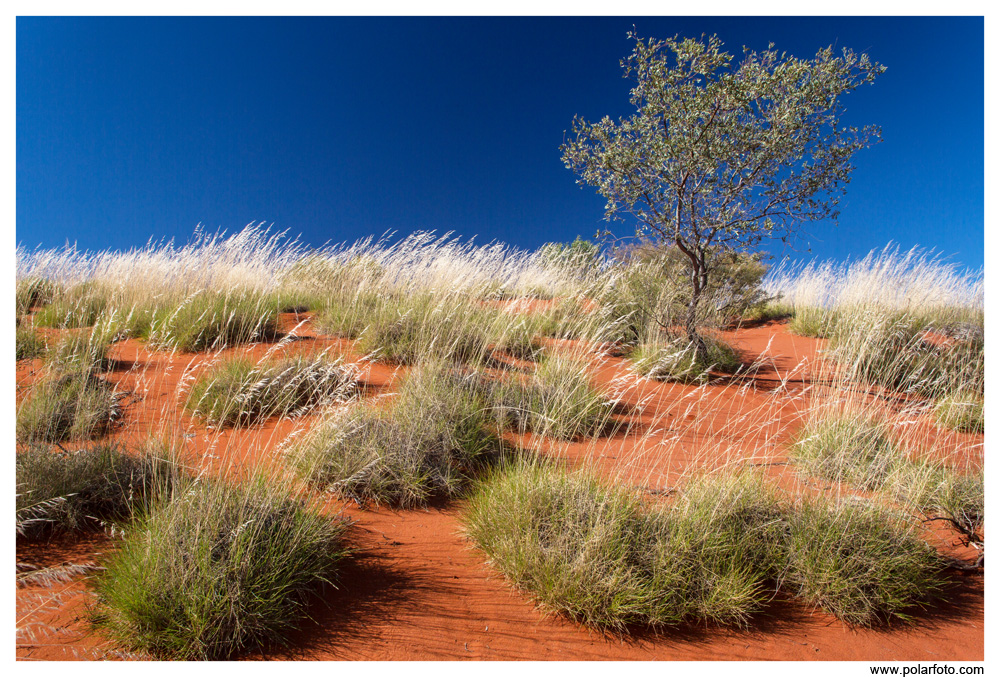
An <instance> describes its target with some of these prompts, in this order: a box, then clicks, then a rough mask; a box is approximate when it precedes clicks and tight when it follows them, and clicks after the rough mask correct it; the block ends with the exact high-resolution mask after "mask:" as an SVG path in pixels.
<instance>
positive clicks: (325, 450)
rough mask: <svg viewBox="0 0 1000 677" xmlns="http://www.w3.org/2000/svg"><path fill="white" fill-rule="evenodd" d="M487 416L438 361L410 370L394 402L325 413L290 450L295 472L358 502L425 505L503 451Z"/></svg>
mask: <svg viewBox="0 0 1000 677" xmlns="http://www.w3.org/2000/svg"><path fill="white" fill-rule="evenodd" d="M488 423H489V421H488V417H487V414H486V412H485V411H484V410H483V408H482V407H481V405H480V403H479V402H478V401H477V399H476V398H475V397H474V396H473V395H472V394H471V393H470V392H469V390H468V389H467V388H464V387H462V386H461V385H460V384H457V383H455V381H454V379H453V378H451V377H450V375H449V373H448V371H447V370H446V369H445V368H444V367H443V366H442V365H440V364H434V363H431V364H428V365H425V366H423V367H421V368H419V369H417V370H415V371H414V372H411V374H410V375H409V377H408V378H407V380H406V382H405V383H404V384H403V388H402V391H401V392H400V394H399V396H398V397H397V399H396V401H395V402H394V403H393V406H392V407H391V408H384V407H378V406H374V405H371V404H368V403H365V404H361V405H358V406H354V407H350V408H347V409H343V410H341V411H339V412H335V413H333V414H332V415H330V416H328V417H327V418H326V419H325V420H324V421H323V422H321V423H320V424H319V425H318V426H317V427H315V428H314V429H313V430H312V431H310V433H309V434H308V435H307V436H306V437H305V438H304V439H303V440H302V441H301V442H299V443H298V445H297V447H296V449H295V450H294V452H293V456H294V457H295V458H296V465H297V467H298V468H299V471H300V473H301V474H302V475H303V476H305V477H306V478H307V479H308V480H309V481H311V482H313V483H315V484H319V485H321V486H323V487H326V488H328V489H331V490H334V491H336V492H337V493H339V494H340V495H342V496H344V497H346V498H349V499H353V500H355V501H357V502H358V503H359V504H361V505H367V504H369V503H376V504H378V503H387V504H391V505H396V506H400V507H412V506H415V505H422V504H425V503H426V502H427V501H429V500H430V499H431V498H433V497H436V496H451V495H454V494H455V493H457V492H459V491H461V490H462V488H463V487H464V486H465V484H466V483H467V481H468V479H469V478H470V477H471V476H472V475H473V474H474V473H475V472H476V470H477V468H478V467H479V466H480V465H481V464H482V463H484V462H486V461H487V460H488V459H489V458H490V457H492V456H493V455H494V454H496V453H498V452H499V450H500V442H499V440H498V439H497V438H496V437H495V435H494V434H493V433H491V432H490V430H489V425H488Z"/></svg>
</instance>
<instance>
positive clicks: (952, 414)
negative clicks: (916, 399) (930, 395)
mask: <svg viewBox="0 0 1000 677" xmlns="http://www.w3.org/2000/svg"><path fill="white" fill-rule="evenodd" d="M934 418H935V420H937V422H938V425H941V426H944V427H945V428H951V429H952V430H959V431H961V432H967V433H981V432H983V431H984V430H985V428H986V420H985V415H984V410H983V398H982V396H980V395H978V394H976V393H970V392H964V393H963V392H959V393H953V394H951V395H946V396H944V397H942V398H940V399H938V401H937V402H936V403H935V405H934Z"/></svg>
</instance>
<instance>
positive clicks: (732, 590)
mask: <svg viewBox="0 0 1000 677" xmlns="http://www.w3.org/2000/svg"><path fill="white" fill-rule="evenodd" d="M465 523H466V530H467V533H468V535H469V537H470V538H471V539H472V540H473V541H474V542H475V543H476V544H477V545H478V546H479V547H480V548H482V549H483V550H484V551H485V552H486V553H487V555H489V557H490V560H491V562H492V563H493V565H494V566H495V567H497V568H498V569H499V570H500V571H501V572H503V574H504V575H505V576H507V577H508V578H509V579H511V580H512V581H513V582H514V583H515V584H516V585H518V586H520V587H522V588H525V589H527V590H529V591H530V592H531V593H532V594H533V595H534V596H536V597H537V598H538V599H539V600H540V601H541V602H542V603H543V604H545V605H546V606H547V607H549V608H552V609H555V610H558V611H563V612H566V613H568V614H570V615H571V616H573V617H575V618H577V619H578V620H581V621H583V622H585V623H588V624H591V625H595V626H598V627H606V628H612V629H617V630H623V629H625V628H626V627H627V626H628V625H631V624H644V625H651V626H669V625H677V624H680V623H683V622H692V621H695V622H696V621H714V622H719V623H737V624H739V623H743V622H745V620H746V619H747V617H748V616H749V614H751V613H753V612H754V611H756V610H758V609H759V608H760V607H761V606H762V605H763V603H764V602H765V601H766V599H767V598H768V597H769V596H771V595H772V594H773V586H772V589H771V591H770V592H769V591H768V587H769V586H768V583H767V582H768V581H773V580H774V579H775V578H776V576H777V575H778V572H779V570H780V568H781V563H782V561H783V552H784V550H783V539H784V529H785V527H784V523H783V521H782V519H781V511H780V507H779V505H778V503H777V501H776V500H775V499H774V498H773V496H772V495H771V493H770V492H769V491H768V490H766V489H765V488H764V486H763V485H762V484H761V483H759V482H758V481H756V480H749V479H748V478H746V477H738V478H737V477H732V478H727V479H725V480H721V481H715V482H713V481H711V480H706V481H704V482H701V483H696V484H695V485H692V487H691V491H690V494H689V495H687V496H686V498H685V500H684V502H683V503H682V504H681V505H679V506H675V507H669V508H666V509H663V510H657V511H649V510H646V509H645V508H644V507H643V506H642V503H641V502H640V500H639V499H638V497H637V496H636V495H635V494H632V493H630V492H627V491H625V490H623V489H618V488H613V487H609V486H607V485H605V484H604V483H602V482H601V481H600V480H598V479H596V478H595V477H593V476H591V475H589V474H586V473H582V472H577V473H572V474H570V473H567V472H565V471H563V470H560V469H558V468H556V467H554V466H552V465H548V464H543V463H541V462H537V461H536V462H521V463H517V464H514V465H510V466H508V467H505V468H502V469H499V470H497V471H495V472H494V473H493V474H492V475H491V476H490V477H488V478H487V479H486V480H484V481H483V482H482V483H480V485H479V487H478V490H477V491H476V493H475V494H473V496H472V497H471V499H470V501H469V506H468V512H467V514H466V516H465Z"/></svg>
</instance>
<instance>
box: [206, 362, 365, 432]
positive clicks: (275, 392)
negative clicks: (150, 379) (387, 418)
mask: <svg viewBox="0 0 1000 677" xmlns="http://www.w3.org/2000/svg"><path fill="white" fill-rule="evenodd" d="M354 388H355V379H354V378H353V374H352V373H351V371H350V370H348V369H347V368H345V367H343V366H342V365H341V364H340V363H339V362H333V361H330V360H328V359H326V358H324V357H314V358H308V357H302V356H299V357H294V358H289V359H284V360H279V361H276V362H264V363H255V362H252V361H251V360H248V359H245V358H234V359H228V360H226V361H224V362H222V363H221V364H219V365H218V366H216V367H214V368H212V369H209V370H208V371H206V372H205V373H204V374H202V375H201V376H200V377H199V378H198V380H197V381H195V384H194V386H193V387H192V389H191V396H190V398H189V399H188V404H187V406H188V408H189V409H191V410H192V411H193V412H194V413H195V415H197V416H200V417H202V418H203V419H204V420H205V421H206V422H207V423H208V424H210V425H215V426H227V425H228V426H245V425H253V424H255V423H259V422H261V421H263V420H265V419H267V418H269V417H271V416H276V415H279V414H281V415H287V416H296V415H300V414H302V413H305V412H306V411H308V410H309V409H312V408H314V407H317V406H321V405H323V404H329V403H332V402H335V401H337V400H343V399H346V398H348V397H350V396H351V395H352V394H353V392H354Z"/></svg>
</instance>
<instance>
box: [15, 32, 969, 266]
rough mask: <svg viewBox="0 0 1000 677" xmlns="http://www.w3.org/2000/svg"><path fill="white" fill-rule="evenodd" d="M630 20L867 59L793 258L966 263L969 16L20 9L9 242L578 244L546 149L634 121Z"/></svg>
mask: <svg viewBox="0 0 1000 677" xmlns="http://www.w3.org/2000/svg"><path fill="white" fill-rule="evenodd" d="M633 25H635V26H636V28H637V30H638V32H639V33H640V34H641V35H643V36H651V37H668V36H672V35H675V34H681V35H687V36H697V35H700V34H702V33H717V34H718V35H719V36H720V38H721V39H722V40H723V41H724V42H725V44H726V47H727V49H728V50H729V51H730V52H732V53H734V54H737V55H738V54H739V53H740V52H741V47H742V46H743V45H747V46H749V47H751V48H753V49H764V48H766V47H767V43H768V42H774V43H775V45H776V47H777V48H778V49H780V50H785V51H788V52H789V53H791V54H794V55H796V56H801V57H809V56H812V55H813V54H815V52H816V51H817V49H819V48H821V47H825V46H827V45H830V44H834V45H835V46H837V47H842V46H846V47H851V48H853V49H855V50H856V51H866V52H868V53H869V54H870V55H871V56H872V58H874V59H876V60H878V61H880V62H881V63H883V64H884V65H886V66H887V67H888V71H887V72H886V73H885V75H883V76H882V77H881V78H880V79H879V80H878V81H877V83H876V84H875V85H874V86H872V87H865V88H862V89H860V90H858V91H856V92H854V93H852V94H850V95H849V96H848V97H847V98H846V99H845V103H846V105H847V108H848V112H847V115H846V117H845V122H847V123H849V124H859V125H860V124H866V123H876V124H879V125H881V126H882V129H883V138H884V141H883V143H881V144H879V145H878V146H875V147H874V148H871V149H867V150H864V151H861V152H860V153H859V154H858V155H857V156H856V158H855V164H856V166H857V169H856V170H855V172H854V175H853V180H852V182H851V184H850V186H849V187H848V192H847V196H846V198H845V199H844V201H843V202H842V204H841V217H840V221H839V224H836V225H835V224H833V223H828V222H820V223H813V224H809V225H808V234H807V235H806V236H804V237H803V239H802V240H801V241H800V242H798V243H797V246H796V248H797V251H796V252H789V253H791V254H793V255H795V256H796V257H810V256H817V257H820V258H836V259H843V258H846V257H848V256H851V257H854V256H860V255H863V254H864V253H866V252H867V251H868V250H870V249H872V248H876V247H882V246H884V245H885V244H886V243H888V242H889V241H890V240H891V241H895V242H897V243H899V244H900V245H901V246H903V247H904V248H908V247H910V246H913V245H920V246H923V247H927V248H935V249H936V250H938V251H939V252H941V253H943V254H945V255H949V256H951V259H950V260H952V261H954V262H955V263H957V264H959V265H961V266H968V267H972V268H979V267H980V266H982V265H983V199H984V197H983V187H984V184H983V156H984V146H983V125H984V118H983V105H984V84H983V83H984V61H983V35H984V34H983V19H982V18H977V17H971V18H961V17H917V18H902V17H886V18H872V17H859V18H850V17H837V18H823V17H807V18H782V17H740V18H729V17H703V18H700V17H677V18H671V17H601V18H588V17H582V18H572V17H553V18H433V17H426V18H336V17H334V18H225V17H223V18H24V17H19V18H18V19H17V222H16V223H17V225H16V240H17V242H18V243H19V244H21V245H24V246H26V247H28V248H34V247H35V246H37V245H42V246H44V247H59V246H62V245H63V244H64V243H66V242H67V241H69V242H76V243H77V244H78V246H79V247H80V248H83V249H90V250H99V249H125V248H129V247H134V246H141V245H143V244H145V243H146V242H147V241H148V240H149V239H150V238H153V239H156V240H159V239H161V238H167V239H169V238H175V239H176V241H177V242H178V243H183V242H186V241H187V240H188V239H189V238H190V237H191V235H192V233H193V231H194V229H195V226H196V225H197V224H199V223H201V224H202V225H203V226H204V227H205V228H207V229H208V230H213V231H214V230H216V229H226V230H229V231H234V230H238V229H240V228H242V227H243V226H244V225H246V224H247V223H249V222H251V221H264V222H266V223H268V224H274V228H275V229H277V230H287V231H289V233H290V234H292V235H300V236H301V239H302V240H304V241H305V242H307V243H311V244H315V245H321V244H323V243H325V242H344V241H347V242H350V241H353V240H355V239H358V238H362V237H366V236H368V235H376V236H378V235H381V234H382V233H385V232H386V231H390V230H394V231H398V232H399V233H407V232H410V231H413V230H432V229H433V230H437V231H439V232H444V231H454V232H455V233H456V234H458V235H461V236H462V237H463V238H468V237H471V236H476V239H477V241H478V242H481V243H486V242H488V241H491V240H502V241H505V242H509V243H511V244H514V245H517V246H520V247H525V248H534V247H537V246H539V245H540V244H542V243H543V242H546V241H566V240H571V239H573V238H574V237H575V236H576V235H578V234H579V235H582V236H585V237H589V236H592V235H593V234H594V233H595V231H597V230H598V229H602V228H604V227H606V225H607V224H606V223H605V222H604V221H603V220H602V217H603V204H604V201H603V199H602V198H600V197H599V196H597V195H596V194H595V192H594V191H593V189H591V188H584V189H581V188H580V187H579V186H577V185H576V183H575V178H576V177H575V176H574V175H573V173H572V172H571V171H569V170H568V169H566V168H565V167H564V166H563V164H562V162H561V160H560V153H559V149H558V147H559V145H560V143H561V142H562V139H563V133H564V131H565V130H568V129H569V128H570V124H571V121H572V119H573V116H574V115H575V114H579V115H582V116H584V117H586V118H588V119H597V118H600V117H602V116H604V115H611V116H612V117H618V116H624V115H628V114H629V113H630V108H629V104H628V90H629V87H630V84H629V81H627V80H624V79H623V78H622V77H621V69H620V67H619V60H620V59H621V58H623V57H625V56H627V54H628V53H629V52H630V44H629V41H628V40H627V39H626V35H625V34H626V32H627V31H628V30H629V29H631V27H632V26H633ZM617 228H618V230H619V231H620V232H621V233H622V234H627V233H628V232H630V230H631V229H630V228H629V227H628V226H627V225H621V226H618V227H617ZM810 250H811V254H810V253H809V251H810ZM772 251H774V252H776V253H781V252H782V250H780V249H778V248H777V247H775V248H772Z"/></svg>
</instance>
